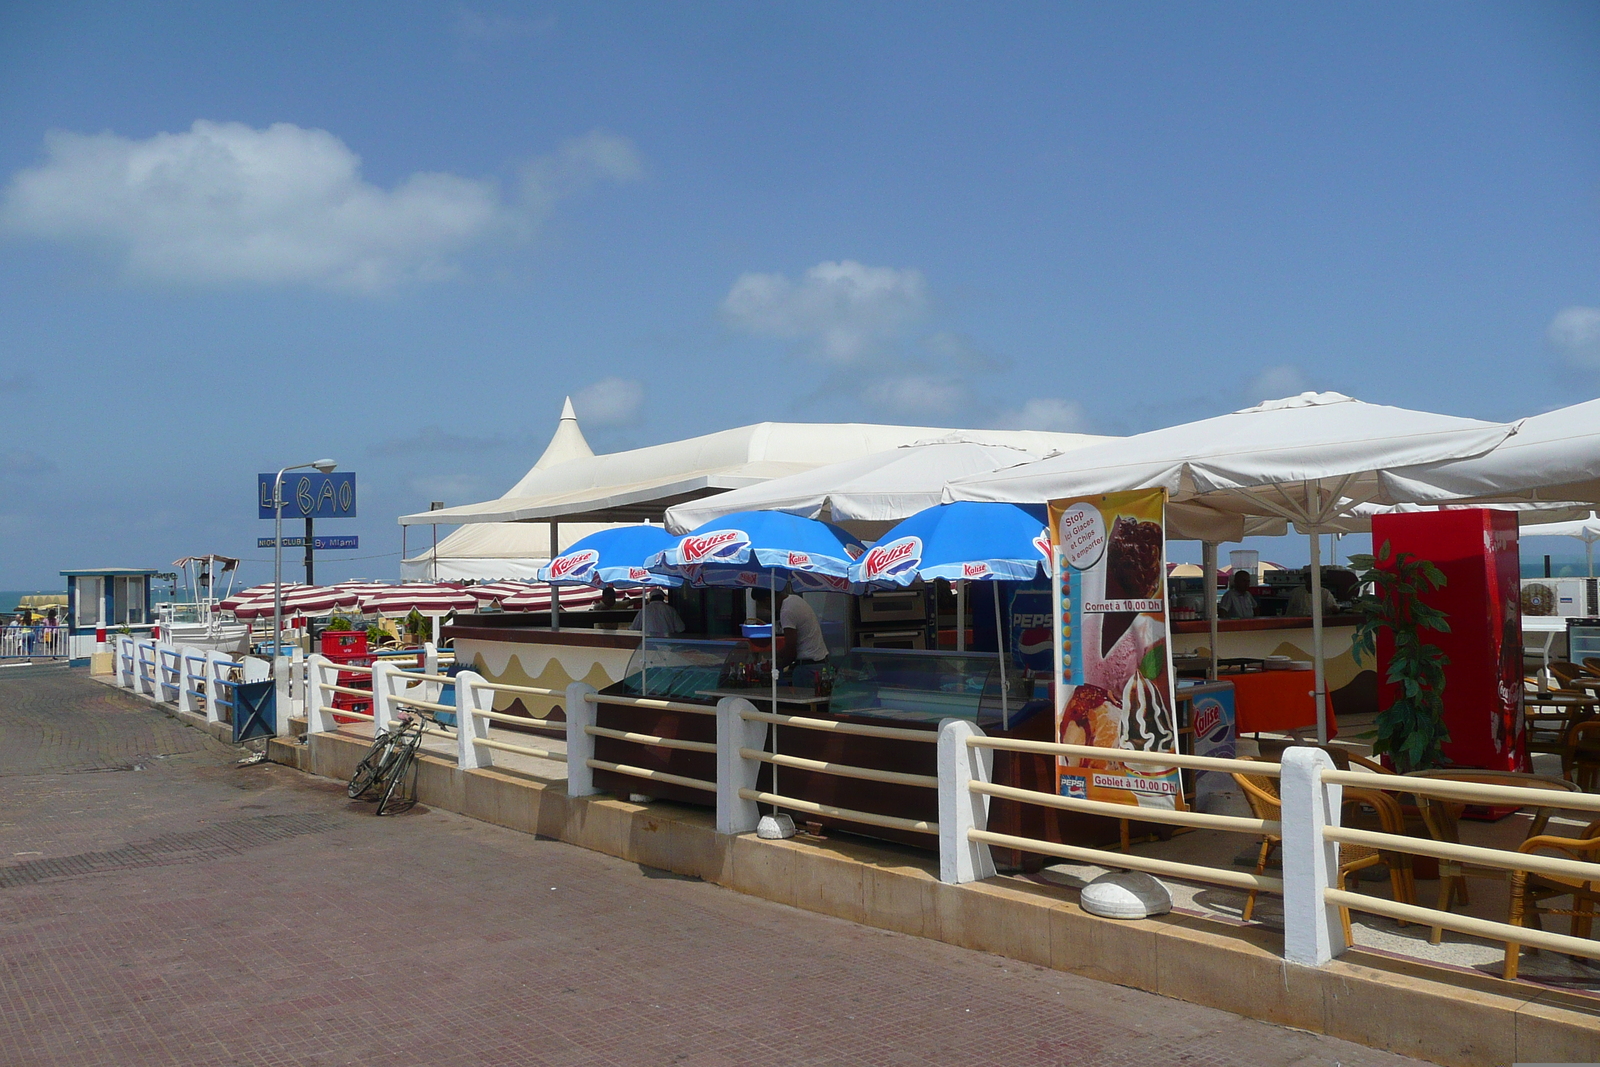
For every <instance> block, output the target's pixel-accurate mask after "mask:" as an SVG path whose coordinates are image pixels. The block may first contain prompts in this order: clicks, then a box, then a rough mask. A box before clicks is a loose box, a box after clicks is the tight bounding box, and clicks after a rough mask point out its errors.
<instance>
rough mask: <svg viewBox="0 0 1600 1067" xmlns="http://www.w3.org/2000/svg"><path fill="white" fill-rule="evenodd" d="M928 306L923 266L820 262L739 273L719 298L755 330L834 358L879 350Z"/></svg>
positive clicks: (735, 320)
mask: <svg viewBox="0 0 1600 1067" xmlns="http://www.w3.org/2000/svg"><path fill="white" fill-rule="evenodd" d="M927 312H928V293H927V284H926V283H925V282H924V280H923V277H922V272H920V271H917V270H911V269H907V270H897V269H895V268H893V267H868V266H864V265H863V264H860V263H857V262H855V261H854V260H848V259H846V260H841V261H840V262H838V263H818V264H817V265H816V266H814V267H812V268H811V269H810V270H808V271H806V272H805V274H804V275H802V276H801V278H800V280H799V281H798V282H794V281H790V280H789V279H788V278H787V277H785V276H784V275H782V274H744V275H741V276H740V277H739V279H738V280H737V281H735V282H734V283H733V288H732V289H730V290H729V291H728V295H727V296H726V297H724V298H723V301H722V316H723V320H724V321H725V322H727V324H728V325H729V326H731V327H732V328H734V329H737V330H740V331H742V332H744V333H747V334H750V335H752V336H755V337H770V338H774V339H777V340H783V341H801V342H804V343H805V344H806V345H807V346H808V347H809V348H810V350H811V352H812V354H813V355H814V356H816V357H817V358H819V359H821V360H824V361H826V362H829V363H834V364H838V365H850V364H858V363H863V362H867V361H869V360H871V359H873V358H876V357H878V356H880V355H882V354H883V353H884V351H885V350H887V349H888V348H890V347H891V346H892V345H893V343H894V342H895V341H896V340H897V339H898V338H899V337H900V335H901V334H902V333H903V332H904V330H905V329H906V328H907V327H908V326H909V325H911V324H912V323H915V322H917V321H918V320H920V319H921V318H922V317H923V316H924V315H926V314H927Z"/></svg>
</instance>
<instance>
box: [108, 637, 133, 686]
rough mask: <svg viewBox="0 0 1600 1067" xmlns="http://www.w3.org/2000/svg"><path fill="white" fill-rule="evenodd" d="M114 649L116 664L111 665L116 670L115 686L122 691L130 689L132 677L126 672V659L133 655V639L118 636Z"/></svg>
mask: <svg viewBox="0 0 1600 1067" xmlns="http://www.w3.org/2000/svg"><path fill="white" fill-rule="evenodd" d="M114 647H115V648H116V653H117V654H116V663H114V664H113V666H114V667H115V668H116V674H117V685H118V687H120V688H122V689H132V688H133V675H132V673H131V672H130V671H129V670H128V657H129V656H131V655H133V638H131V637H128V636H126V635H124V634H118V635H117V640H116V642H115V643H114Z"/></svg>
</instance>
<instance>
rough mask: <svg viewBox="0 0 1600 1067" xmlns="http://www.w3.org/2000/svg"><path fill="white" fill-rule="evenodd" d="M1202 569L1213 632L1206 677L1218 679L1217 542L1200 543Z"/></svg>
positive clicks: (1207, 619)
mask: <svg viewBox="0 0 1600 1067" xmlns="http://www.w3.org/2000/svg"><path fill="white" fill-rule="evenodd" d="M1200 560H1201V562H1200V569H1201V570H1202V571H1204V572H1205V573H1204V574H1202V575H1201V577H1200V580H1201V581H1202V582H1204V583H1205V601H1204V603H1205V606H1206V626H1207V628H1208V629H1209V630H1210V632H1211V666H1209V667H1207V668H1206V678H1207V680H1209V681H1213V682H1214V681H1216V680H1217V543H1216V542H1215V541H1203V542H1201V545H1200Z"/></svg>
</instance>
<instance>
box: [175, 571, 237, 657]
mask: <svg viewBox="0 0 1600 1067" xmlns="http://www.w3.org/2000/svg"><path fill="white" fill-rule="evenodd" d="M173 566H175V567H181V568H183V570H184V573H185V574H186V575H187V576H188V578H189V583H188V584H189V588H191V589H193V590H194V600H193V601H191V602H188V603H177V602H174V603H168V604H157V605H156V606H155V617H156V620H157V621H158V622H159V623H160V626H161V638H162V640H163V641H166V642H168V643H170V644H174V645H190V646H193V647H194V648H198V649H203V650H205V651H213V650H214V651H217V652H225V653H228V654H230V655H235V656H242V655H244V654H245V653H246V652H248V651H249V650H250V624H249V623H242V622H225V621H223V618H222V616H221V615H219V614H218V612H217V610H216V607H217V601H219V600H222V599H225V598H226V597H227V596H228V594H229V593H231V592H232V591H233V578H234V572H235V571H236V570H237V568H238V566H239V561H238V560H236V559H234V558H232V557H231V556H218V555H214V554H213V555H207V556H185V557H183V558H182V559H180V560H174V561H173ZM224 574H225V575H227V576H228V588H227V589H226V590H225V591H224V592H223V594H222V596H221V597H219V596H217V595H216V586H217V582H218V581H219V579H220V578H221V577H222V576H223V575H224Z"/></svg>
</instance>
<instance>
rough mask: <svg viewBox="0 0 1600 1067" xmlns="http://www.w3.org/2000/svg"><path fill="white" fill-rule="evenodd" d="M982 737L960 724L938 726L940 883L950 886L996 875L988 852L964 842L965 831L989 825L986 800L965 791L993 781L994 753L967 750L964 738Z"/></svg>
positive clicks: (975, 843) (954, 721)
mask: <svg viewBox="0 0 1600 1067" xmlns="http://www.w3.org/2000/svg"><path fill="white" fill-rule="evenodd" d="M982 736H984V734H983V731H982V730H980V729H978V727H977V726H976V725H974V724H972V723H970V722H967V721H966V720H965V719H946V720H944V721H943V722H941V723H940V724H939V881H941V882H946V883H949V884H952V885H956V884H960V883H962V882H977V881H981V880H982V879H984V878H993V877H994V874H995V870H994V858H993V857H992V856H991V855H990V854H989V846H988V845H985V844H982V843H981V842H978V841H972V840H969V839H968V838H967V831H968V830H983V829H985V828H987V827H988V825H989V798H988V797H987V796H984V795H983V794H981V793H974V792H972V790H970V789H968V788H967V786H968V784H969V783H971V782H975V781H977V782H987V781H989V780H990V778H991V777H992V775H993V770H994V750H993V749H988V748H971V747H969V746H968V745H967V738H969V737H982Z"/></svg>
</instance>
